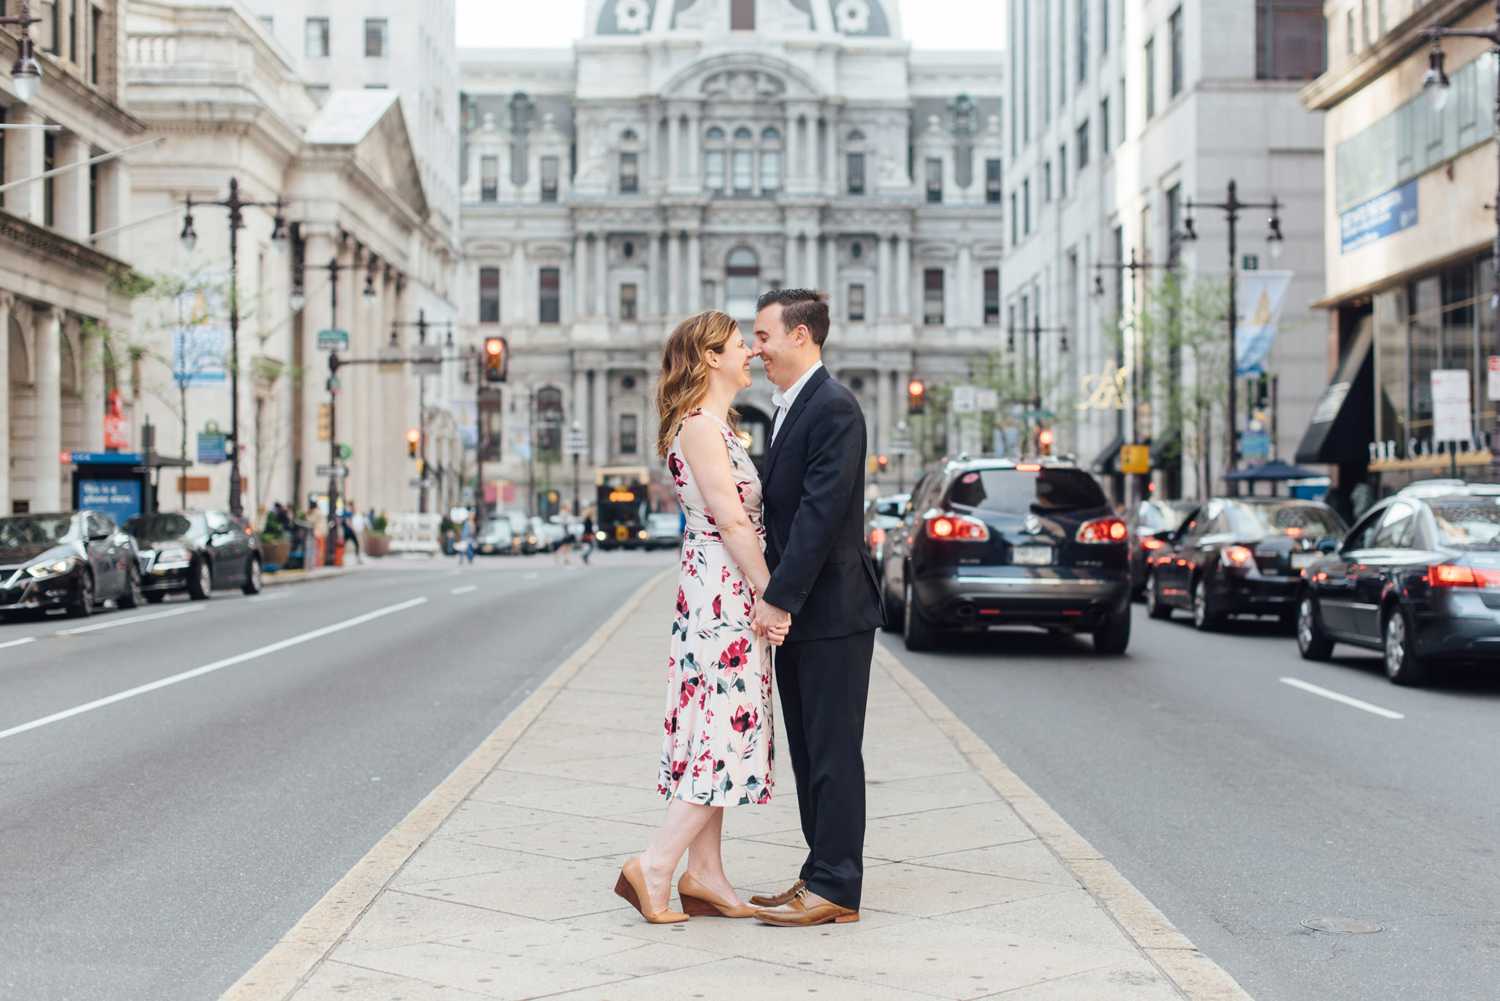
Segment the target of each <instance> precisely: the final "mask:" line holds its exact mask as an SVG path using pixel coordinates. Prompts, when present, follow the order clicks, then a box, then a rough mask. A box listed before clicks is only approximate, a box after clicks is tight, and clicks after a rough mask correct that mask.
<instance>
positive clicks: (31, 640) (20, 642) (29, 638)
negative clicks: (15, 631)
mask: <svg viewBox="0 0 1500 1001" xmlns="http://www.w3.org/2000/svg"><path fill="white" fill-rule="evenodd" d="M35 642H36V637H35V636H26V637H23V638H22V639H18V640H6V641H5V642H4V643H0V650H4V649H5V648H6V647H8V646H25V645H26V644H27V643H35Z"/></svg>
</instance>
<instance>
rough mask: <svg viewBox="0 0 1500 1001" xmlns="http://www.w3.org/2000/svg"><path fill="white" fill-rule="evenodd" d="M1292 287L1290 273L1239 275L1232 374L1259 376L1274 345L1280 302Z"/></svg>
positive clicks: (1257, 272) (1264, 272) (1244, 273)
mask: <svg viewBox="0 0 1500 1001" xmlns="http://www.w3.org/2000/svg"><path fill="white" fill-rule="evenodd" d="M1291 284H1292V273H1291V272H1290V271H1248V272H1241V273H1240V276H1239V294H1238V297H1237V311H1238V313H1239V316H1238V317H1237V318H1236V322H1235V328H1234V350H1235V358H1234V370H1235V374H1237V375H1241V376H1246V375H1260V374H1261V373H1262V372H1264V371H1265V363H1266V356H1267V355H1269V354H1270V353H1271V345H1272V344H1274V343H1275V342H1276V326H1277V324H1278V323H1279V322H1280V321H1281V303H1282V301H1283V300H1285V299H1286V290H1287V289H1288V288H1289V287H1290V286H1291Z"/></svg>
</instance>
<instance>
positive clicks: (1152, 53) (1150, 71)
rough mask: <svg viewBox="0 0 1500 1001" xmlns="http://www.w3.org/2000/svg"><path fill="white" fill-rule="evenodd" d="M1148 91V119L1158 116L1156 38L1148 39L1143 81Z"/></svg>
mask: <svg viewBox="0 0 1500 1001" xmlns="http://www.w3.org/2000/svg"><path fill="white" fill-rule="evenodd" d="M1142 83H1143V86H1144V88H1145V91H1146V121H1148V122H1149V121H1150V120H1151V119H1153V118H1155V117H1156V39H1154V38H1148V39H1146V76H1145V78H1144V79H1143V81H1142Z"/></svg>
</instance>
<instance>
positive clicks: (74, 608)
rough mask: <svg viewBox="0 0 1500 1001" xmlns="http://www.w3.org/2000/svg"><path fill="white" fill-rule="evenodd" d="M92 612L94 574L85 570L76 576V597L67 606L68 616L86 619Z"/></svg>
mask: <svg viewBox="0 0 1500 1001" xmlns="http://www.w3.org/2000/svg"><path fill="white" fill-rule="evenodd" d="M93 614H94V575H93V574H92V573H90V572H89V571H87V570H85V571H84V572H83V576H81V577H79V578H78V598H77V599H76V600H75V601H74V602H73V604H71V605H69V606H68V617H69V618H74V619H86V618H88V617H89V616H90V615H93Z"/></svg>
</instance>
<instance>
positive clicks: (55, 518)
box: [0, 514, 73, 549]
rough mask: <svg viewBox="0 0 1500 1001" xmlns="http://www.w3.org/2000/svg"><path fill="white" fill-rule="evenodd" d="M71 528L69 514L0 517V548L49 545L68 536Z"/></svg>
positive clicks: (71, 520)
mask: <svg viewBox="0 0 1500 1001" xmlns="http://www.w3.org/2000/svg"><path fill="white" fill-rule="evenodd" d="M72 528H73V516H72V515H71V514H19V515H16V516H15V517H13V518H0V549H25V548H27V547H29V546H50V545H52V544H53V543H55V542H61V541H63V540H64V539H66V538H67V537H68V533H69V532H70V531H72Z"/></svg>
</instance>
